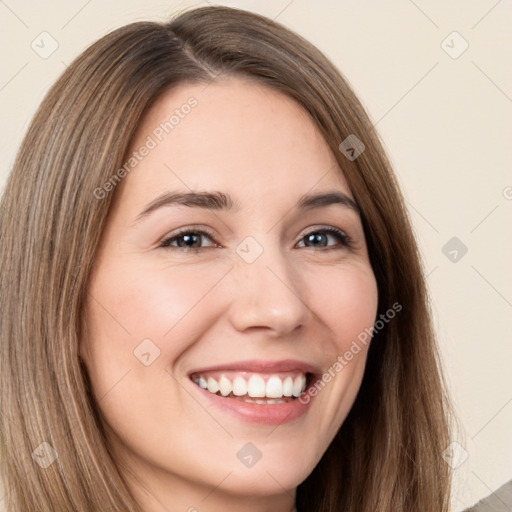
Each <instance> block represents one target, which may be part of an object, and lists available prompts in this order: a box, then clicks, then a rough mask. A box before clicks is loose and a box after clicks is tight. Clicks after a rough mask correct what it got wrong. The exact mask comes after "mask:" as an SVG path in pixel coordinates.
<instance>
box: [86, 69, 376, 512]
mask: <svg viewBox="0 0 512 512" xmlns="http://www.w3.org/2000/svg"><path fill="white" fill-rule="evenodd" d="M191 97H193V98H194V100H190V101H189V102H188V103H187V100H189V98H191ZM184 105H189V107H188V108H187V107H185V106H184ZM175 111H176V112H175ZM173 114H175V115H174V118H172V119H171V121H169V119H170V118H171V116H172V115H173ZM166 122H167V125H166V124H165V123H166ZM143 147H146V150H144V149H141V148H143ZM133 152H137V155H136V156H133ZM130 156H131V157H132V158H136V160H132V164H134V163H135V164H136V165H133V167H132V170H131V171H130V172H129V173H128V174H127V176H126V177H125V178H124V179H123V180H122V181H121V183H120V184H119V185H118V186H117V189H116V191H115V197H114V202H113V204H112V208H111V210H110V212H109V216H108V219H107V225H106V228H105V230H104V232H103V233H102V238H101V242H100V246H99V248H98V252H97V254H96V259H95V261H94V268H93V272H92V274H91V277H90V280H89V282H88V287H87V291H88V294H87V298H88V303H87V309H86V315H85V325H86V333H85V334H84V338H83V340H82V345H81V356H82V358H83V359H84V361H85V363H86V367H87V370H88V373H89V377H90V380H91V384H92V388H93V393H94V396H95V398H96V401H97V402H98V403H99V409H100V413H101V414H100V415H101V418H102V422H103V423H104V427H105V429H106V433H107V436H108V439H109V442H110V444H111V446H112V449H113V450H114V453H115V455H116V457H118V459H119V460H122V461H123V462H124V463H125V464H126V468H128V469H129V471H130V473H131V476H130V478H131V479H132V480H131V481H133V484H134V487H135V488H138V487H141V486H142V485H145V486H146V487H147V488H148V489H149V493H150V494H151V495H152V496H153V497H151V498H150V497H149V495H144V496H145V497H144V498H143V499H144V500H145V503H146V504H147V510H187V507H196V508H197V510H199V511H202V510H216V509H217V505H218V507H219V508H220V507H221V506H222V505H225V504H226V503H228V502H230V503H235V501H234V500H236V499H239V498H240V499H241V497H243V496H244V495H245V498H244V501H243V502H242V503H244V506H248V505H247V504H248V503H253V501H251V500H249V498H247V496H255V497H258V498H257V499H258V500H259V502H258V503H262V502H263V500H265V499H267V500H270V501H269V502H268V503H269V504H270V503H271V504H272V506H273V507H278V506H280V505H281V506H283V507H286V506H288V505H290V504H291V503H293V497H294V491H295V488H296V486H297V485H298V484H300V483H301V482H302V481H303V480H304V479H305V478H306V477H307V476H308V474H310V472H311V471H312V470H313V468H314V467H315V465H316V464H317V463H318V462H319V460H320V458H321V457H322V455H323V453H324V452H325V450H326V449H327V447H328V445H329V444H330V442H331V441H332V439H333V437H334V436H335V434H336V432H337V431H338V429H339V428H340V425H341V424H342V422H343V421H344V419H345V418H346V416H347V414H348V412H349V410H350V408H351V406H352V404H353V402H354V400H355V397H356V394H357V392H358V389H359V387H360V383H361V379H362V376H363V371H364V366H365V362H366V354H367V348H368V347H367V346H365V345H361V344H360V350H359V352H357V353H353V357H352V358H351V360H350V361H349V362H348V363H347V364H344V365H342V368H341V369H340V368H339V366H340V365H335V363H336V362H337V361H340V359H338V356H340V357H344V354H345V353H346V352H347V351H348V350H349V349H350V347H351V344H352V342H353V341H354V340H356V339H357V336H358V334H360V333H361V332H362V331H364V330H365V328H369V327H371V326H373V323H374V321H375V316H376V312H377V287H376V280H375V277H374V274H373V272H372V268H371V266H370V262H369V258H368V253H367V247H366V243H365V237H364V232H363V227H362V223H361V219H360V216H359V214H358V212H357V209H355V208H354V207H353V206H351V204H350V200H351V199H352V200H353V199H354V198H353V196H352V194H351V191H350V189H349V187H348V185H347V183H346V181H345V178H344V177H343V174H342V172H341V169H340V168H339V166H338V164H337V162H336V160H335V158H334V155H333V154H332V152H331V151H330V149H329V147H328V145H327V144H326V142H325V141H324V139H323V138H322V136H321V134H320V133H319V131H318V129H317V128H316V126H315V124H314V122H313V121H312V120H311V119H310V118H309V117H308V115H307V114H306V113H305V112H304V111H303V110H302V109H301V107H300V106H299V105H298V104H297V103H295V102H294V101H293V100H291V99H289V98H288V97H286V96H284V95H283V94H282V93H280V92H277V91H275V90H273V89H270V88H268V87H267V86H264V85H258V84H255V83H254V82H250V81H247V80H242V79H233V78H231V79H229V80H228V79H222V80H221V79H218V80H217V81H215V82H213V83H212V84H211V85H209V86H207V87H206V86H205V84H199V85H197V84H196V85H181V86H180V87H178V88H174V89H173V90H172V91H171V92H168V93H166V94H165V95H163V96H162V97H161V98H160V99H159V100H158V101H157V102H156V103H155V104H154V105H153V107H152V108H151V109H150V110H149V111H148V113H147V115H146V117H145V118H144V120H143V122H142V123H141V125H140V126H139V128H138V131H137V134H136V136H135V139H134V141H133V145H132V147H131V150H130V152H129V155H128V157H127V160H128V159H129V158H130ZM111 193H112V192H111ZM164 194H165V195H168V197H167V199H169V200H168V201H166V200H161V201H157V199H159V198H161V197H162V195H164ZM175 194H180V197H181V194H214V195H215V197H213V198H208V197H203V196H202V195H201V196H197V197H196V196H194V197H192V196H189V198H188V200H187V201H185V200H184V199H183V198H181V199H177V202H172V200H171V199H172V198H171V197H170V196H171V195H175ZM323 194H338V196H337V197H338V200H333V198H334V196H332V195H329V196H325V197H324V199H323V200H322V198H319V196H320V195H323ZM314 197H317V199H316V200H315V199H314ZM175 199H176V198H175ZM93 200H102V199H93ZM155 201H157V202H156V203H155ZM148 209H149V210H150V211H148V212H147V213H145V214H142V212H144V211H145V210H148ZM329 230H331V231H329ZM335 230H340V231H341V235H339V234H337V233H336V231H335ZM179 232H180V233H181V234H178V233H179ZM183 232H185V233H183ZM347 237H348V239H349V240H350V244H349V245H347V244H346V240H347ZM352 346H353V345H352ZM353 352H355V351H353ZM344 360H345V361H346V358H344ZM335 368H336V369H335ZM329 369H330V374H331V379H328V378H327V379H325V381H328V382H327V383H325V382H324V385H323V386H317V393H316V395H315V396H311V397H309V395H308V397H309V401H308V400H304V399H300V400H299V399H298V398H296V397H295V396H294V395H297V394H299V393H300V391H301V388H302V387H303V380H304V378H305V379H306V383H307V384H310V382H311V381H312V380H315V379H319V378H321V377H322V374H325V375H328V373H326V372H329ZM312 375H313V377H312ZM204 387H208V389H204ZM219 387H220V390H219V391H217V389H218V388H219ZM318 389H319V390H318ZM215 392H216V393H215ZM224 395H226V396H224ZM290 395H291V396H290ZM251 396H252V398H251ZM142 494H143V493H142V491H141V496H142ZM157 502H159V503H160V504H161V505H162V504H165V503H167V505H168V504H169V503H172V504H173V506H174V507H175V508H172V509H168V508H165V507H164V508H158V507H160V505H158V506H157V505H156V503H157ZM254 503H256V501H255V502H254ZM290 506H291V505H290ZM180 507H182V508H180ZM284 509H285V508H283V510H284ZM239 510H245V509H244V508H243V507H242V506H240V507H239ZM266 510H274V508H267V509H266Z"/></svg>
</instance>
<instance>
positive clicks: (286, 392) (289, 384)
mask: <svg viewBox="0 0 512 512" xmlns="http://www.w3.org/2000/svg"><path fill="white" fill-rule="evenodd" d="M292 394H293V379H292V378H291V377H286V379H284V381H283V396H292Z"/></svg>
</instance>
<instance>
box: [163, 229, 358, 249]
mask: <svg viewBox="0 0 512 512" xmlns="http://www.w3.org/2000/svg"><path fill="white" fill-rule="evenodd" d="M313 233H329V234H331V235H335V236H336V237H337V239H338V241H339V242H340V244H341V246H343V247H347V248H352V247H353V241H352V239H351V238H350V237H349V236H348V235H347V234H346V233H344V232H343V231H341V230H340V229H338V228H334V227H332V226H329V227H322V228H317V229H315V230H313V231H310V232H309V233H306V234H304V235H303V236H302V238H301V241H302V239H304V238H305V237H307V236H308V235H311V234H313ZM190 234H194V235H201V236H206V237H208V238H209V239H210V240H211V241H212V242H214V243H216V242H215V239H214V236H213V234H212V233H210V232H209V231H208V230H204V229H190V228H184V229H183V230H181V231H178V232H177V233H175V234H174V235H172V236H171V237H168V238H166V239H165V240H163V241H162V243H161V244H160V246H159V247H162V248H167V249H172V250H174V249H180V250H182V251H183V252H187V253H189V252H191V253H197V252H199V251H201V250H203V249H209V248H211V247H175V246H171V245H170V244H171V243H172V242H174V241H176V240H177V239H178V238H180V237H182V236H183V235H190ZM339 248H340V247H324V248H315V247H310V249H313V250H314V251H315V250H316V251H319V250H323V251H329V250H332V249H339Z"/></svg>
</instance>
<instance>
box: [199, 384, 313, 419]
mask: <svg viewBox="0 0 512 512" xmlns="http://www.w3.org/2000/svg"><path fill="white" fill-rule="evenodd" d="M192 385H193V386H194V387H195V388H196V389H197V391H198V392H199V393H200V394H201V395H203V396H204V397H205V398H206V399H207V400H211V402H212V403H213V404H214V405H215V406H216V407H219V408H220V409H221V410H223V411H226V412H227V413H229V414H232V415H234V416H237V417H238V418H239V419H242V420H243V421H246V422H249V423H257V424H260V425H280V424H282V423H288V422H290V421H293V420H295V419H297V418H299V417H300V416H302V415H303V414H305V413H306V411H307V410H308V408H309V405H310V403H311V397H308V399H309V400H308V402H307V403H302V402H301V401H300V400H299V399H298V398H297V399H295V400H292V401H291V402H285V403H284V404H252V403H249V402H242V401H241V400H236V399H234V398H225V397H223V396H219V395H215V394H214V393H210V392H209V391H207V390H205V389H203V388H201V387H199V386H198V385H197V384H194V383H192Z"/></svg>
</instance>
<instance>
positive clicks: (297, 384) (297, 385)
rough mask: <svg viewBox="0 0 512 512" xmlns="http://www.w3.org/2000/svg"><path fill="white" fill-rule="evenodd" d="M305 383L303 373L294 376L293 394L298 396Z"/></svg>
mask: <svg viewBox="0 0 512 512" xmlns="http://www.w3.org/2000/svg"><path fill="white" fill-rule="evenodd" d="M305 384H306V377H305V376H304V375H299V376H298V377H295V380H294V381H293V391H292V393H293V396H295V397H298V396H300V394H301V393H302V389H303V388H304V386H305Z"/></svg>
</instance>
